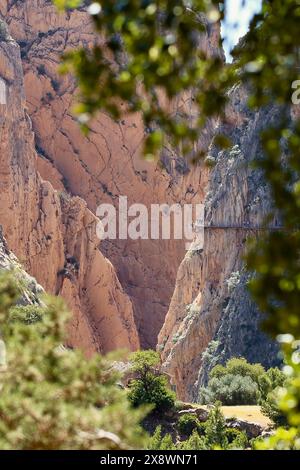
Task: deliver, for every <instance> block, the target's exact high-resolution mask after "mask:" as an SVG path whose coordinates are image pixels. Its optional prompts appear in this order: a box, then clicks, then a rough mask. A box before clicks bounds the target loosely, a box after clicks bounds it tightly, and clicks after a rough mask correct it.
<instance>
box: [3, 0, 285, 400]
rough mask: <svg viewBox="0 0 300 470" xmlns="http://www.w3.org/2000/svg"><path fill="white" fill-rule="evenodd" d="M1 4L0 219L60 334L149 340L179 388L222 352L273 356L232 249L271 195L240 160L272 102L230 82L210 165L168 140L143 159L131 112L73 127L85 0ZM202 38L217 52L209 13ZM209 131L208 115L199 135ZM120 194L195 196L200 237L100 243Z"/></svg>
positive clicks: (107, 346) (77, 339)
mask: <svg viewBox="0 0 300 470" xmlns="http://www.w3.org/2000/svg"><path fill="white" fill-rule="evenodd" d="M0 17H1V18H2V20H3V21H4V22H5V24H7V25H8V30H7V32H6V33H1V37H0V141H1V153H0V190H1V193H0V194H1V196H0V198H1V205H0V224H1V225H2V227H3V233H4V236H5V238H6V240H7V245H8V247H9V250H11V251H12V252H13V253H14V254H15V255H16V256H17V257H18V258H19V260H20V262H21V263H22V266H23V268H24V270H26V271H27V272H28V273H29V274H30V275H31V276H34V277H35V278H36V280H37V282H38V283H39V284H40V285H41V286H42V287H43V288H44V289H45V290H46V291H47V292H49V293H52V294H55V295H61V296H62V297H64V299H65V300H66V302H67V303H68V305H69V307H70V309H71V311H72V313H73V317H72V322H71V325H70V333H69V340H68V341H69V344H68V345H69V346H70V347H80V348H82V349H84V351H85V352H86V353H87V354H88V355H90V354H92V353H93V352H95V351H99V352H108V351H111V350H115V349H119V348H125V349H129V350H136V349H139V348H140V347H142V348H149V347H151V348H155V347H156V346H157V347H158V350H159V351H160V353H161V357H162V363H163V369H164V370H165V371H166V372H167V373H168V374H169V376H170V377H171V382H172V384H173V385H174V386H175V387H176V390H177V394H178V396H179V397H180V398H181V399H186V400H191V399H193V400H197V390H198V388H199V386H200V385H202V384H204V383H206V380H207V374H208V371H209V370H210V368H211V367H212V366H213V365H215V364H216V363H218V362H224V361H226V360H227V359H228V358H229V357H232V356H244V357H246V358H247V359H248V360H249V361H251V362H256V361H258V362H262V363H263V364H264V365H266V366H271V365H273V364H276V363H277V351H276V348H275V346H274V345H273V343H271V342H270V341H269V340H268V339H267V338H266V337H265V336H264V335H263V334H262V333H261V332H260V329H259V319H260V313H259V312H258V310H257V308H256V307H255V305H254V304H253V302H252V301H251V299H250V297H249V294H248V292H247V289H246V284H247V280H248V274H247V273H246V272H245V269H244V267H243V261H242V256H243V254H244V253H245V245H246V241H247V238H248V237H249V235H255V236H257V234H258V232H259V231H258V230H257V228H258V227H261V226H262V223H263V220H264V217H265V215H267V213H268V212H269V210H270V208H271V205H272V203H271V198H270V195H269V192H268V188H267V187H266V185H265V183H264V181H263V177H262V175H261V174H260V173H259V172H257V170H253V169H252V167H251V162H252V161H253V159H254V158H255V156H256V155H257V153H258V152H259V151H260V148H259V132H260V130H261V129H262V127H263V126H264V125H265V124H266V123H267V122H269V121H270V120H272V119H273V118H274V116H275V115H276V112H274V109H273V108H272V107H270V108H269V109H268V110H264V111H261V112H260V113H253V112H250V111H249V110H248V108H247V91H246V90H243V89H242V88H240V87H236V88H235V89H233V90H232V91H231V96H230V105H229V106H228V109H227V115H228V123H227V124H226V128H225V129H224V130H225V133H226V134H228V135H229V136H230V137H231V140H232V143H233V144H232V147H231V149H229V150H226V151H222V152H220V151H219V150H218V149H217V148H215V147H214V146H213V145H210V147H209V155H208V156H209V158H210V160H211V161H213V163H214V166H213V169H211V170H209V169H208V168H207V167H205V165H204V164H203V163H199V164H197V165H195V166H192V165H191V164H190V162H188V161H187V160H186V159H185V158H184V157H183V155H181V153H180V149H174V148H172V146H171V145H169V143H168V141H166V144H165V147H164V149H163V152H162V154H161V155H160V159H159V161H158V162H148V161H146V160H144V159H143V158H142V143H143V139H144V137H145V133H146V131H147V130H146V129H145V128H144V125H143V122H142V119H141V117H140V116H138V115H134V116H132V115H130V116H126V119H124V120H122V121H113V120H112V119H111V118H110V117H108V116H107V115H106V114H104V113H99V115H98V116H97V118H96V119H95V120H94V122H93V124H92V129H91V132H90V134H89V135H88V136H87V137H86V136H84V135H83V134H81V133H80V131H79V127H78V123H77V122H76V120H75V118H74V116H73V114H72V106H73V103H74V95H75V94H76V83H75V80H74V78H73V77H72V76H69V75H68V76H64V77H62V76H60V75H59V73H58V65H59V62H60V56H61V54H62V53H63V52H65V51H66V50H68V48H73V47H78V46H87V47H88V46H89V45H91V44H93V43H94V41H95V36H94V33H93V31H92V27H91V25H90V22H89V17H88V15H87V13H86V11H85V9H84V8H80V9H77V10H75V11H68V12H65V13H63V14H58V13H57V11H56V10H55V7H54V6H53V4H52V2H51V1H48V0H23V1H18V0H16V1H15V0H0ZM1 24H2V23H1ZM4 29H5V28H4V27H3V31H4ZM201 47H202V48H203V49H205V50H206V52H208V53H209V54H220V53H221V52H220V50H219V28H218V25H215V26H214V27H213V28H210V29H209V30H207V32H206V34H205V35H204V37H203V38H202V41H201ZM192 98H193V97H192V94H190V95H189V96H183V97H182V98H181V99H180V100H178V102H176V103H173V104H172V112H174V113H177V112H178V113H179V112H180V110H182V109H185V110H188V111H189V113H190V115H191V119H192V118H193V104H192V103H193V101H192ZM213 132H214V123H209V125H208V126H207V128H206V129H205V132H204V133H203V134H202V136H201V139H200V141H199V143H198V145H199V147H203V148H205V147H206V146H208V145H209V143H210V141H211V139H212V135H213ZM120 195H125V196H127V198H128V203H129V204H133V203H142V204H144V205H145V206H146V207H149V206H150V205H151V204H163V203H166V204H170V205H172V204H174V203H176V204H177V203H178V204H185V203H202V202H204V203H205V210H206V216H205V224H206V226H207V229H206V230H205V240H204V248H203V250H196V251H195V250H190V251H188V252H186V251H185V243H184V241H182V240H113V241H103V242H101V243H100V242H99V240H98V238H97V235H96V226H97V222H98V219H97V217H96V215H95V213H96V209H97V206H98V205H99V204H100V203H111V204H113V205H115V206H116V205H117V202H118V197H119V196H120ZM157 338H158V339H157Z"/></svg>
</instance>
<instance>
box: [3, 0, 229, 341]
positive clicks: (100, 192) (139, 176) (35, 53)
mask: <svg viewBox="0 0 300 470" xmlns="http://www.w3.org/2000/svg"><path fill="white" fill-rule="evenodd" d="M0 15H2V17H4V18H5V19H6V21H7V22H8V24H9V27H10V33H11V34H12V36H13V37H14V38H15V39H16V40H17V41H18V43H19V45H20V47H21V54H22V61H23V69H24V79H25V89H26V99H27V106H28V112H29V115H30V117H31V119H32V125H33V130H34V132H35V144H36V149H37V151H38V155H39V159H38V162H37V165H38V168H39V170H40V172H41V174H42V176H43V177H44V178H45V179H49V180H50V181H51V182H52V184H53V186H54V187H55V188H57V189H60V190H61V189H62V186H64V187H65V188H66V190H67V191H69V192H70V193H71V194H73V195H78V196H80V197H82V198H83V199H84V200H85V201H86V202H87V206H88V208H89V209H90V210H91V211H92V212H94V213H95V210H96V207H97V206H98V205H99V204H100V203H112V204H114V205H116V206H117V204H118V196H119V195H124V196H127V197H128V204H129V205H130V204H133V203H142V204H145V205H146V206H147V207H149V206H150V204H155V203H159V204H161V203H166V204H173V203H179V204H183V203H190V202H191V201H193V202H194V203H196V202H202V200H203V196H204V191H205V184H206V181H207V172H206V171H204V170H203V169H201V167H196V168H194V169H193V170H192V171H191V170H190V168H189V166H188V163H187V161H186V160H185V159H184V158H183V157H182V155H181V154H180V150H179V149H175V150H174V149H172V148H171V147H170V146H169V145H168V144H167V143H166V145H165V148H164V150H163V153H162V156H161V162H159V163H152V162H147V161H145V160H143V158H142V156H141V148H142V142H143V139H144V136H145V133H146V132H147V130H146V129H144V126H143V123H142V121H141V118H140V116H137V115H135V116H126V117H125V118H124V119H122V120H121V121H119V122H115V121H113V120H111V119H110V118H109V117H108V116H107V115H105V114H104V113H100V114H99V116H98V117H97V119H96V120H95V121H94V123H93V125H92V131H91V133H90V135H89V136H88V137H87V138H86V137H84V136H83V135H81V134H80V132H79V129H78V124H77V122H76V120H75V119H74V117H73V116H72V112H71V109H72V103H73V102H74V95H75V94H76V84H75V81H74V79H73V78H72V77H70V76H68V77H64V78H62V77H61V76H59V74H58V72H57V66H58V64H59V61H60V55H61V54H62V53H63V52H64V51H65V50H66V49H68V48H70V47H77V46H80V45H84V46H88V45H91V44H93V42H94V41H95V35H94V34H93V32H92V29H91V27H90V24H89V18H88V15H87V13H86V12H85V10H84V9H83V8H80V9H77V10H75V11H68V12H66V13H63V14H60V15H59V14H58V13H57V11H56V10H55V8H54V6H53V5H52V3H51V1H47V0H22V1H7V0H0ZM218 41H219V29H218V27H210V28H208V30H207V33H206V34H205V35H203V37H202V38H201V41H200V44H199V47H201V48H202V49H205V50H206V51H207V52H208V53H209V54H215V53H220V52H219V49H218V48H219V44H218ZM183 109H184V110H185V111H188V112H189V114H190V116H191V119H193V106H192V96H191V95H189V96H184V97H182V99H180V100H178V101H176V102H175V103H173V105H172V109H171V111H172V112H176V113H177V112H178V113H179V112H181V111H182V110H183ZM211 133H212V126H208V128H207V129H206V133H205V134H203V136H202V138H201V143H200V145H205V144H208V143H209V141H210V137H211ZM101 250H102V252H103V253H104V254H105V256H107V257H108V258H109V259H110V260H111V261H112V263H113V265H114V267H115V268H116V270H117V274H118V277H119V279H120V282H121V284H122V286H123V288H124V289H125V290H126V292H127V294H128V295H129V297H130V299H131V300H132V303H133V307H134V316H135V322H136V325H137V328H138V331H139V335H140V339H141V342H142V345H143V346H145V347H149V346H151V347H155V346H156V338H157V334H158V332H159V330H160V328H161V326H162V324H163V321H164V318H165V315H166V312H167V310H168V307H169V302H170V298H171V295H172V291H173V288H174V283H175V278H176V273H177V269H178V266H179V264H180V262H181V261H182V259H183V257H184V254H185V244H184V242H183V241H180V240H175V241H174V240H170V241H168V240H160V241H157V240H154V241H152V240H149V241H145V240H137V241H132V240H116V241H112V242H108V241H107V242H105V243H103V244H102V247H101Z"/></svg>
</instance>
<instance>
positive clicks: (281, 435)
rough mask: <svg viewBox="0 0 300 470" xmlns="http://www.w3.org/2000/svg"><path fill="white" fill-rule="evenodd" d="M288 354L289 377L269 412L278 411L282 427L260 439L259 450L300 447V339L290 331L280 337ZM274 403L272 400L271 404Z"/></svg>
mask: <svg viewBox="0 0 300 470" xmlns="http://www.w3.org/2000/svg"><path fill="white" fill-rule="evenodd" d="M279 340H280V342H281V343H282V348H283V351H284V355H285V362H286V365H285V367H284V372H285V374H286V377H287V380H286V383H285V384H283V386H282V387H281V388H279V389H278V390H277V399H276V400H275V404H274V402H273V403H272V404H271V407H269V409H267V411H269V412H271V413H275V420H276V419H277V424H279V425H281V426H282V425H284V427H279V428H278V429H277V430H276V432H275V434H274V436H271V437H270V438H269V439H267V440H265V441H257V443H256V448H257V449H262V450H265V449H277V450H287V449H290V450H300V352H299V346H300V341H299V340H295V339H294V338H293V336H291V335H289V334H285V335H281V336H280V337H279ZM269 404H270V403H269Z"/></svg>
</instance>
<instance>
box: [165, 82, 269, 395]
mask: <svg viewBox="0 0 300 470" xmlns="http://www.w3.org/2000/svg"><path fill="white" fill-rule="evenodd" d="M246 103H247V93H246V92H245V90H243V89H242V88H241V87H236V88H235V89H233V90H232V91H231V93H230V105H229V106H228V109H227V124H226V125H224V126H223V127H222V129H221V131H222V132H223V133H225V134H227V135H228V137H230V139H231V141H232V143H233V146H232V148H231V149H229V150H226V151H221V152H220V151H218V149H217V148H214V147H212V148H211V149H210V153H209V157H210V160H211V161H214V162H215V167H214V169H213V171H212V172H211V175H210V181H209V185H208V192H207V194H206V199H205V226H206V229H205V241H204V249H203V250H201V251H196V252H195V251H189V252H188V253H187V254H186V256H185V258H184V260H183V262H182V263H181V266H180V268H179V271H178V275H177V281H176V287H175V291H174V294H173V298H172V301H171V305H170V309H169V312H168V314H167V316H166V320H165V324H164V326H163V328H162V330H161V332H160V335H159V345H160V346H159V348H160V350H161V351H162V357H163V361H164V368H165V370H166V371H167V372H168V373H169V374H170V375H171V376H172V377H173V382H174V384H176V387H177V391H178V394H179V396H180V398H183V399H191V398H193V399H197V390H198V387H199V384H204V383H205V382H206V380H207V374H208V371H209V370H210V368H211V367H212V366H213V365H215V364H216V363H224V361H226V360H227V359H228V358H230V357H232V356H243V357H246V358H247V359H248V360H249V361H251V362H255V361H257V362H261V363H263V364H265V365H266V366H271V365H272V364H275V363H277V362H278V359H277V350H276V348H275V346H274V344H273V343H271V342H270V341H269V339H268V338H266V337H265V336H264V335H263V334H262V333H261V332H260V329H259V320H260V314H259V312H258V310H257V308H256V307H255V305H254V304H253V302H252V301H251V299H250V297H249V294H248V292H247V288H246V283H247V280H248V275H247V274H246V272H245V269H244V267H243V261H242V258H243V255H244V254H245V244H246V241H247V239H248V237H249V236H254V237H255V236H259V233H261V231H260V228H261V227H263V222H264V218H265V216H266V215H267V214H268V213H269V211H270V209H271V207H272V203H271V198H270V194H269V191H268V188H267V185H266V183H265V181H264V179H263V175H262V174H261V173H260V171H258V170H254V169H253V168H252V167H251V163H252V162H253V159H254V158H255V157H257V156H258V155H259V153H260V152H261V149H260V145H259V134H260V132H261V130H262V129H263V128H264V126H266V125H268V124H269V123H270V122H271V121H272V120H273V119H276V110H275V109H274V108H273V107H270V108H268V109H264V110H261V111H260V112H258V113H253V112H250V111H249V109H248V107H247V104H246ZM276 223H277V221H276V220H275V221H273V224H275V225H276ZM212 340H214V341H213V342H211V341H212ZM204 352H206V353H205V355H204V356H203V353H204ZM203 358H205V360H204V361H203ZM199 371H200V375H199ZM195 383H196V386H195Z"/></svg>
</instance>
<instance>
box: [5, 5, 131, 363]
mask: <svg viewBox="0 0 300 470" xmlns="http://www.w3.org/2000/svg"><path fill="white" fill-rule="evenodd" d="M17 3H18V2H14V5H15V6H17ZM0 78H1V81H0V86H1V96H2V101H1V104H0V144H1V153H0V201H1V204H0V224H1V225H2V226H3V232H4V235H5V237H6V239H7V242H8V245H9V248H10V249H11V250H12V251H13V252H14V253H15V254H16V255H17V256H18V258H19V260H20V261H21V262H22V263H23V265H24V268H25V269H26V271H27V272H28V273H30V274H31V275H33V276H34V277H35V278H36V279H37V280H38V282H39V283H40V284H41V285H42V286H43V287H44V288H45V290H46V291H47V292H49V293H53V294H61V295H62V296H63V297H64V298H65V299H66V301H67V303H68V304H69V306H70V308H71V309H72V310H73V320H72V325H71V327H70V335H69V343H70V346H73V347H82V348H83V349H84V350H85V351H86V353H88V354H91V353H92V352H94V351H99V350H101V351H109V350H112V349H116V348H128V349H136V348H137V347H138V346H139V340H138V336H137V331H136V328H135V324H134V319H133V310H132V304H131V301H130V299H129V298H128V296H127V295H126V294H125V293H124V291H123V289H122V287H121V284H120V282H119V280H118V278H117V275H116V273H115V270H114V268H113V266H112V265H111V263H110V262H109V261H108V260H107V259H106V258H105V257H104V256H103V254H102V253H101V252H100V251H99V249H98V245H99V240H98V239H97V236H96V225H97V223H98V219H97V218H96V217H95V216H94V215H93V213H92V212H91V211H89V209H88V208H87V204H86V203H85V202H84V201H83V200H82V199H80V198H79V197H71V196H69V195H67V194H65V193H64V192H61V193H58V192H57V191H55V190H54V188H53V186H52V185H51V183H50V182H49V181H45V180H43V179H42V178H41V176H40V174H39V173H38V171H37V159H38V156H37V153H36V151H35V135H34V132H33V128H32V121H31V119H30V117H29V115H28V113H27V109H26V100H25V92H24V83H23V70H22V62H21V56H20V48H19V46H18V44H17V43H16V42H14V41H13V40H12V39H11V38H8V39H6V40H1V42H0ZM3 97H4V99H3Z"/></svg>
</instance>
